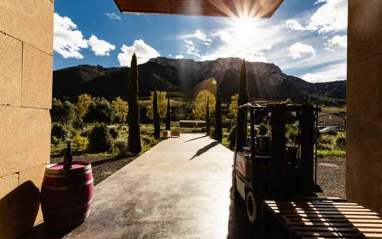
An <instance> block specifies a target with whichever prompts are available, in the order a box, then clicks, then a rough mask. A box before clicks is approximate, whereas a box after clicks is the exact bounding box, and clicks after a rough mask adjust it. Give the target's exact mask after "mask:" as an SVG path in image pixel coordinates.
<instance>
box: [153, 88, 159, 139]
mask: <svg viewBox="0 0 382 239" xmlns="http://www.w3.org/2000/svg"><path fill="white" fill-rule="evenodd" d="M153 111H154V112H153V113H154V138H155V139H159V138H160V118H159V113H158V97H157V91H156V90H155V91H154V99H153Z"/></svg>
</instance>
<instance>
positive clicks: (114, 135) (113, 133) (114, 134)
mask: <svg viewBox="0 0 382 239" xmlns="http://www.w3.org/2000/svg"><path fill="white" fill-rule="evenodd" d="M109 133H110V135H111V137H112V138H113V139H114V140H115V139H118V136H119V132H118V130H117V129H115V128H111V129H110V130H109Z"/></svg>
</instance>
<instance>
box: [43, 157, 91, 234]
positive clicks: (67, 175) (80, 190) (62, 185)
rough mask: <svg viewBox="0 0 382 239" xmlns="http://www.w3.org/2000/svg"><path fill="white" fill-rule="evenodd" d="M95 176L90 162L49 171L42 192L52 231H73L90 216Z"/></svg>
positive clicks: (44, 209)
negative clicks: (63, 229) (72, 229)
mask: <svg viewBox="0 0 382 239" xmlns="http://www.w3.org/2000/svg"><path fill="white" fill-rule="evenodd" d="M93 189H94V184H93V174H92V168H91V164H90V163H88V162H73V165H72V167H71V168H70V169H64V165H63V164H62V163H58V164H51V165H49V166H48V167H47V168H46V170H45V175H44V181H43V183H42V189H41V208H42V212H43V216H44V222H45V224H46V225H47V226H48V227H49V228H55V229H60V228H69V227H73V226H76V225H78V224H81V223H82V222H83V221H84V220H85V219H86V218H87V217H88V216H89V213H90V204H91V202H92V200H93Z"/></svg>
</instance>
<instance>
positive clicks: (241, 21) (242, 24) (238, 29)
mask: <svg viewBox="0 0 382 239" xmlns="http://www.w3.org/2000/svg"><path fill="white" fill-rule="evenodd" d="M231 26H232V28H233V31H234V32H235V33H237V34H238V35H246V34H249V33H251V32H253V31H254V29H255V27H256V19H254V18H249V17H240V18H233V19H232V23H231Z"/></svg>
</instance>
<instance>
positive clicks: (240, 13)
mask: <svg viewBox="0 0 382 239" xmlns="http://www.w3.org/2000/svg"><path fill="white" fill-rule="evenodd" d="M283 1H284V0H114V2H115V3H116V4H117V6H118V8H119V10H120V11H121V12H132V13H156V14H174V15H197V16H216V17H259V18H269V17H271V16H272V15H273V13H274V12H275V11H276V10H277V8H278V7H279V6H280V4H281V3H282V2H283Z"/></svg>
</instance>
